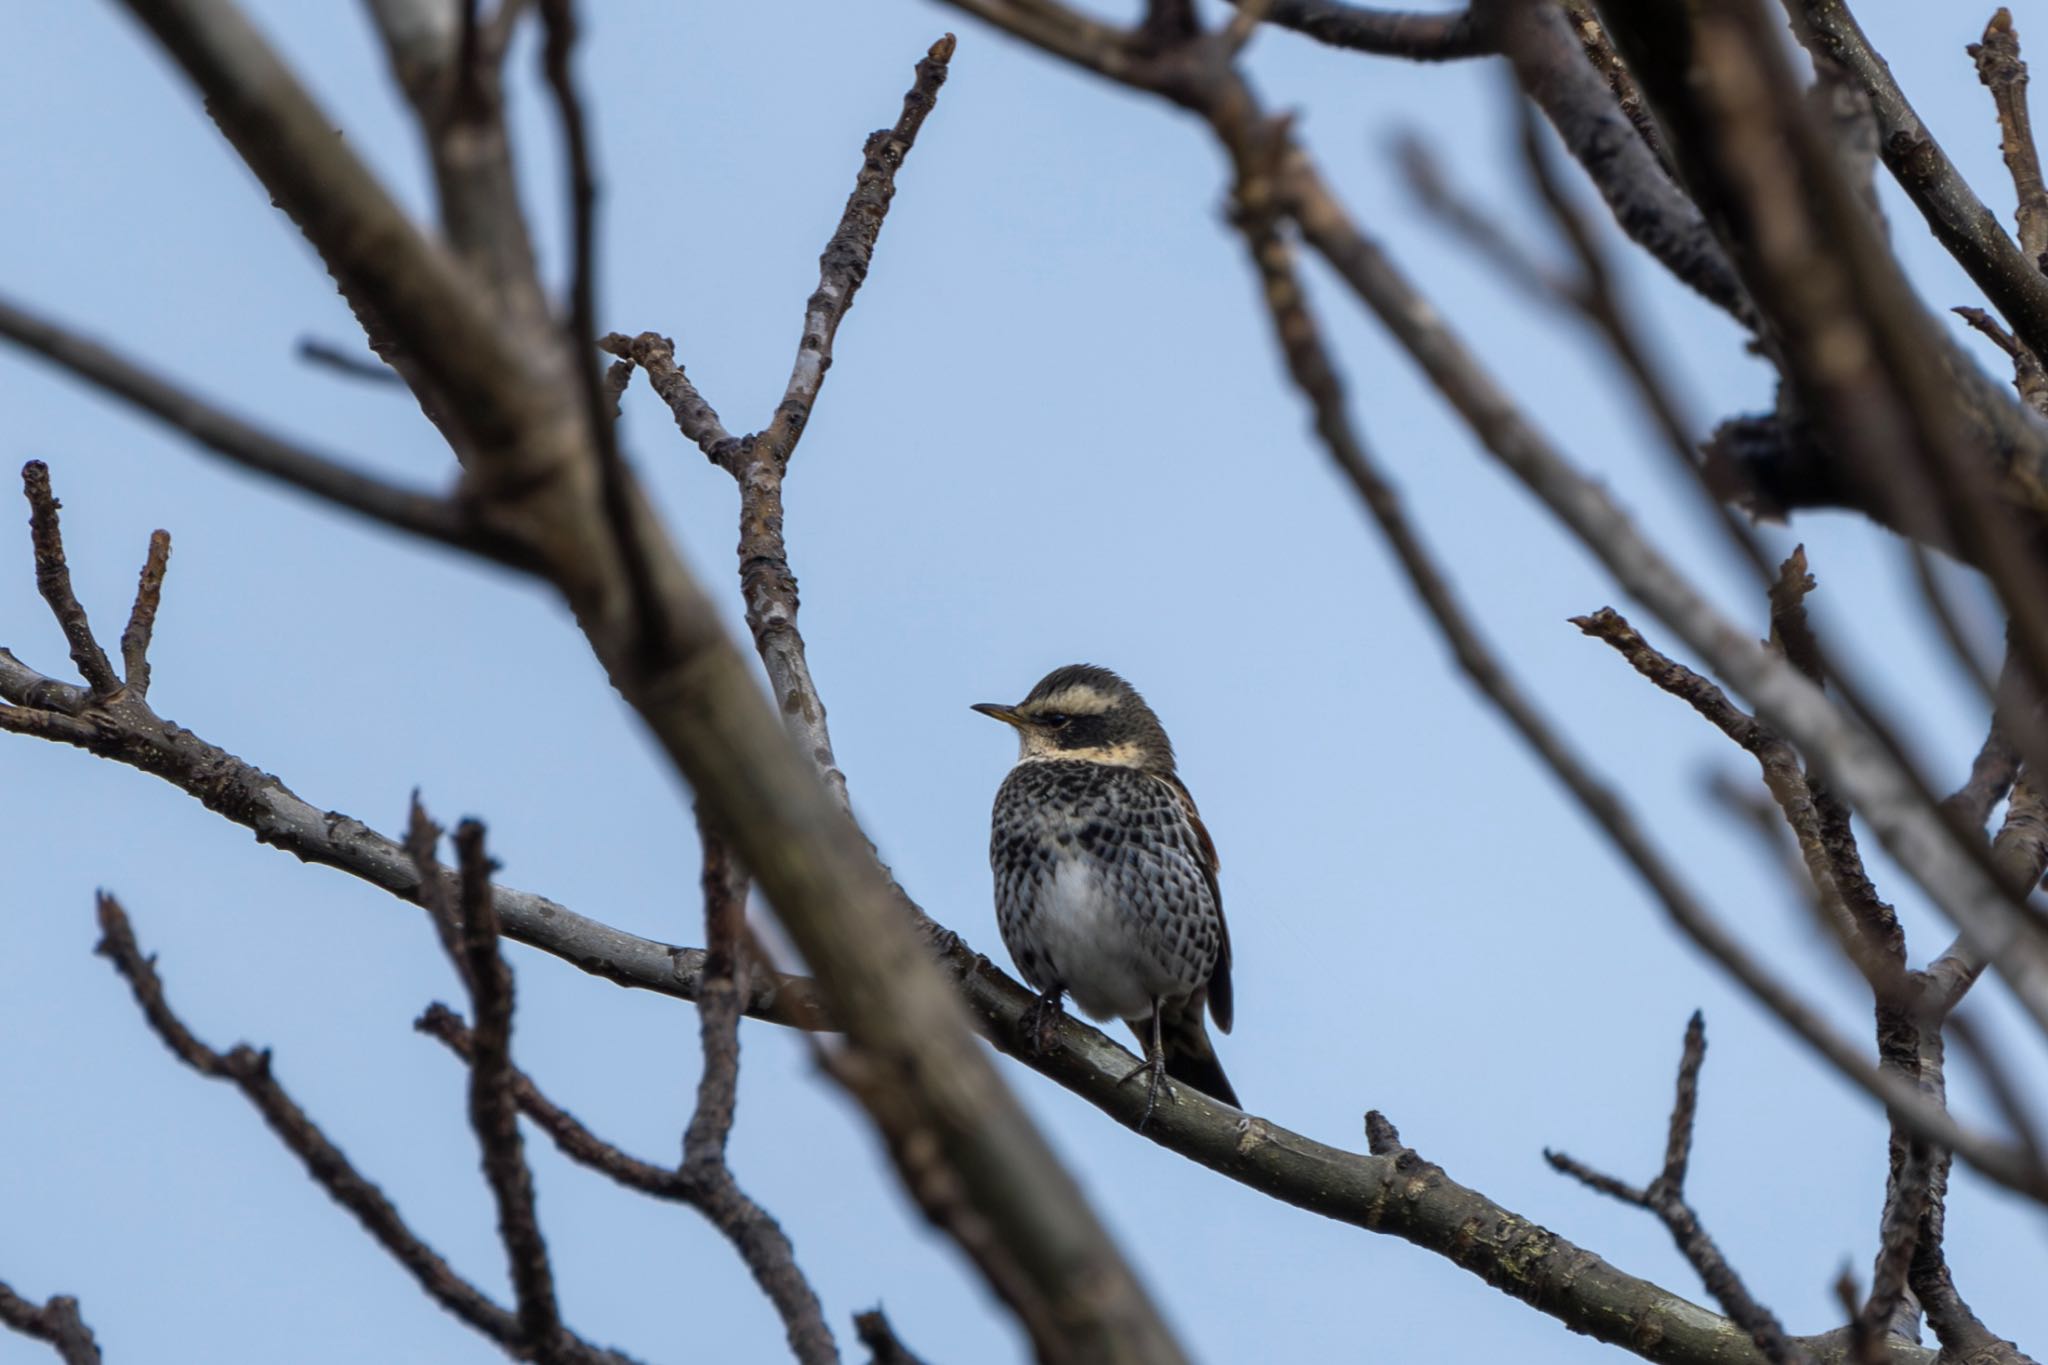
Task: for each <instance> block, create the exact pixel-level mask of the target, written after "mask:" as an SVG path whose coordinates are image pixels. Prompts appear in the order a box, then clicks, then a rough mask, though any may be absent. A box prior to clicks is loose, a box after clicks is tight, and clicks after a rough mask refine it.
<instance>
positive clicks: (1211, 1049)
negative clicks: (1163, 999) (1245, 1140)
mask: <svg viewBox="0 0 2048 1365" xmlns="http://www.w3.org/2000/svg"><path fill="white" fill-rule="evenodd" d="M1203 1004H1204V1001H1203V998H1202V995H1201V994H1200V993H1197V994H1196V995H1194V996H1193V997H1192V998H1190V999H1188V1000H1186V1001H1183V1002H1182V1003H1180V1004H1177V1005H1176V1004H1169V1005H1166V1006H1164V1007H1163V1008H1162V1011H1161V1014H1160V1020H1159V1042H1160V1046H1161V1048H1162V1049H1163V1050H1164V1051H1165V1053H1166V1074H1167V1075H1169V1076H1171V1077H1173V1079H1175V1080H1177V1081H1180V1082H1182V1083H1184V1084H1186V1085H1191V1086H1193V1087H1194V1088H1195V1089H1197V1090H1199V1091H1201V1092H1202V1093H1203V1094H1204V1095H1207V1096H1208V1097H1209V1098H1210V1099H1215V1100H1221V1101H1223V1102H1224V1103H1225V1104H1227V1105H1229V1106H1230V1107H1231V1108H1233V1109H1237V1108H1241V1107H1242V1106H1240V1105H1239V1104H1238V1102H1237V1091H1235V1090H1233V1089H1232V1088H1231V1085H1230V1078H1229V1077H1228V1076H1226V1075H1224V1074H1223V1063H1221V1062H1219V1061H1217V1060H1216V1048H1215V1046H1214V1045H1213V1044H1212V1043H1211V1042H1210V1041H1209V1030H1208V1027H1207V1026H1206V1025H1205V1024H1204V1023H1203V1022H1202V1014H1203ZM1131 1028H1132V1030H1133V1031H1134V1032H1135V1033H1136V1034H1137V1035H1138V1041H1139V1044H1140V1046H1145V1047H1149V1046H1150V1045H1151V1042H1152V1021H1151V1020H1149V1019H1145V1020H1133V1021H1132V1022H1131Z"/></svg>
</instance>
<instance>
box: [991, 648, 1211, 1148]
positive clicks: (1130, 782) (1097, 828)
mask: <svg viewBox="0 0 2048 1365" xmlns="http://www.w3.org/2000/svg"><path fill="white" fill-rule="evenodd" d="M973 709H974V710H976V711H979V712H981V713H982V714H983V715H985V716H991V717H993V718H994V719H996V720H999V721H1002V722H1003V723H1004V724H1006V725H1009V726H1012V727H1014V728H1015V729H1016V731H1017V738H1018V745H1017V763H1016V766H1015V767H1013V768H1011V769H1010V772H1009V775H1008V776H1007V777H1005V778H1004V779H1003V784H1002V786H1001V787H1000V788H999V789H998V790H997V792H996V801H995V812H994V816H993V818H992V820H991V826H990V833H989V866H990V869H991V870H992V871H993V872H994V874H995V900H996V924H997V927H998V929H1000V930H1001V932H1002V938H1003V944H1004V946H1005V947H1007V948H1008V949H1009V950H1010V957H1011V958H1012V959H1013V960H1014V961H1015V962H1016V964H1017V968H1018V970H1019V971H1020V972H1022V973H1023V976H1024V980H1025V982H1026V983H1027V984H1028V985H1029V986H1030V987H1031V989H1033V990H1034V991H1037V992H1038V994H1039V1002H1038V1004H1037V1006H1036V1007H1035V1008H1034V1011H1033V1018H1032V1020H1031V1021H1029V1022H1030V1025H1031V1036H1032V1038H1033V1039H1034V1040H1035V1042H1036V1043H1037V1045H1038V1046H1039V1047H1040V1048H1043V1047H1045V1046H1047V1045H1048V1040H1049V1039H1050V1037H1051V1030H1052V1029H1053V1028H1054V1027H1055V1026H1056V1025H1057V1023H1058V1020H1059V1018H1060V1017H1061V1015H1062V1014H1063V1013H1064V1009H1065V1007H1064V1005H1063V1003H1062V997H1064V996H1071V997H1072V998H1073V1001H1074V1003H1075V1004H1077V1005H1079V1006H1080V1007H1081V1010H1082V1012H1083V1013H1085V1014H1087V1015H1089V1016H1090V1017H1091V1018H1094V1019H1097V1020H1107V1019H1122V1020H1123V1021H1124V1022H1125V1023H1127V1024H1128V1025H1130V1027H1131V1030H1132V1032H1134V1033H1135V1034H1136V1035H1137V1037H1138V1042H1139V1045H1140V1046H1141V1047H1142V1048H1143V1049H1144V1051H1145V1061H1144V1063H1142V1064H1141V1065H1140V1066H1139V1067H1137V1068H1136V1069H1134V1070H1133V1071H1132V1072H1131V1073H1130V1074H1129V1075H1128V1076H1125V1077H1124V1078H1123V1079H1124V1080H1130V1079H1131V1078H1132V1077H1135V1076H1138V1075H1140V1074H1143V1073H1146V1072H1149V1073H1150V1076H1151V1080H1150V1084H1149V1086H1148V1087H1147V1090H1146V1097H1145V1113H1144V1116H1143V1118H1141V1119H1140V1120H1139V1127H1140V1128H1141V1129H1142V1128H1143V1126H1144V1124H1145V1123H1146V1122H1148V1121H1149V1120H1150V1119H1151V1117H1152V1112H1153V1109H1154V1106H1155V1105H1156V1104H1157V1103H1158V1099H1159V1092H1160V1088H1161V1084H1162V1077H1163V1076H1170V1077H1172V1078H1173V1079H1174V1080H1177V1081H1182V1082H1185V1083H1186V1084H1188V1085H1191V1086H1193V1087H1194V1088H1195V1089H1197V1090H1199V1091H1201V1092H1202V1093H1203V1094H1205V1095H1208V1096H1209V1097H1211V1098H1212V1099H1217V1100H1221V1101H1223V1102H1224V1103H1226V1104H1228V1105H1230V1106H1232V1107H1233V1108H1236V1107H1238V1100H1237V1092H1236V1091H1235V1090H1234V1089H1233V1088H1232V1087H1231V1084H1230V1080H1229V1078H1228V1077H1227V1076H1225V1075H1224V1074H1223V1066H1222V1063H1220V1062H1219V1061H1218V1060H1217V1058H1216V1049H1215V1047H1214V1045H1213V1044H1212V1043H1211V1042H1210V1039H1209V1031H1208V1029H1207V1027H1206V1026H1205V1025H1204V1023H1203V1014H1204V1011H1205V1010H1206V1012H1207V1014H1208V1017H1209V1018H1211V1019H1214V1020H1215V1021H1216V1027H1217V1028H1219V1029H1221V1030H1222V1031H1223V1032H1225V1033H1228V1032H1230V1025H1231V1013H1232V1010H1231V989H1230V930H1229V928H1228V926H1227V925H1226V924H1225V923H1224V920H1223V896H1222V892H1221V891H1220V889H1219V888H1218V886H1217V881H1216V874H1217V860H1216V845H1215V843H1214V841H1212V840H1211V839H1210V837H1209V831H1208V829H1207V828H1205V827H1204V826H1203V824H1202V817H1201V815H1200V814H1199V813H1198V812H1197V811H1196V809H1195V800H1194V798H1193V797H1192V796H1190V795H1189V794H1188V789H1187V787H1186V785H1185V784H1184V783H1182V782H1181V780H1180V776H1179V774H1178V773H1176V772H1175V771H1174V757H1173V744H1172V742H1171V741H1170V740H1168V739H1167V737H1166V727H1164V726H1163V725H1161V724H1160V723H1159V717H1158V716H1157V715H1155V714H1153V711H1152V708H1151V707H1150V706H1148V705H1146V703H1145V699H1144V697H1142V696H1140V695H1139V693H1138V690H1137V689H1136V688H1135V687H1132V686H1131V685H1130V684H1129V683H1127V682H1125V681H1124V680H1123V679H1122V678H1121V677H1118V676H1117V675H1116V674H1115V673H1112V672H1111V671H1110V670H1108V669H1106V668H1098V667H1096V666H1094V665H1093V664H1069V665H1067V666H1066V667H1064V668H1056V669H1054V670H1053V671H1052V672H1050V673H1048V674H1046V675H1045V677H1044V678H1043V679H1041V680H1040V681H1039V683H1038V685H1037V686H1036V687H1033V688H1032V689H1031V691H1030V693H1029V694H1027V695H1026V696H1025V698H1024V700H1023V701H1020V702H1018V703H1017V704H1015V705H1014V706H1006V705H1002V704H999V703H996V702H980V703H977V704H976V705H975V706H974V707H973ZM1168 1089H1169V1091H1170V1089H1171V1087H1168Z"/></svg>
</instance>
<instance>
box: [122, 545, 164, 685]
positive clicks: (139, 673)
mask: <svg viewBox="0 0 2048 1365" xmlns="http://www.w3.org/2000/svg"><path fill="white" fill-rule="evenodd" d="M170 562H171V533H170V532H169V531H161V530H159V531H152V532H150V533H149V554H148V556H147V557H146V558H144V560H143V561H142V574H141V576H140V577H139V578H138V579H137V580H136V583H135V605H134V606H132V607H130V608H129V610H128V626H127V628H126V629H125V630H123V631H122V632H121V671H122V673H123V674H125V675H126V684H127V688H128V690H129V691H130V692H132V693H134V694H135V695H136V696H138V697H147V696H148V695H149V645H150V641H151V640H152V639H153V638H154V637H155V635H156V613H157V607H158V606H159V605H161V603H162V601H163V595H164V571H165V570H166V569H168V568H169V567H170Z"/></svg>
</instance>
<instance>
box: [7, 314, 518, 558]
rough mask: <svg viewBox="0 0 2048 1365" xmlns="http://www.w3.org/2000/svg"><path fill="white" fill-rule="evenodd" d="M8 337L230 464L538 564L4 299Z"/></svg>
mask: <svg viewBox="0 0 2048 1365" xmlns="http://www.w3.org/2000/svg"><path fill="white" fill-rule="evenodd" d="M0 337H5V338H7V339H8V340H10V341H13V342H15V343H17V344H18V345H20V346H21V347H22V348H23V349H24V350H27V351H29V352H31V353H33V354H35V355H39V356H41V357H43V358H44V359H46V360H48V361H50V362H52V363H53V364H55V365H57V366H58V367H59V368H61V369H63V370H66V371H68V372H69V373H70V374H72V375H74V376H75V377H77V378H78V379H81V380H83V381H84V382H85V383H86V384H88V385H90V386H91V387H93V388H95V389H98V390H100V391H101V392H103V393H107V394H111V395H112V396H113V397H115V398H118V399H120V400H121V401H123V402H125V403H127V404H129V405H130V406H132V407H135V408H138V409H140V410H141V411H143V412H146V413H148V414H149V415H150V416H152V417H155V418H157V419H158V420H159V421H161V422H163V423H164V424H165V425H166V426H169V427H171V428H173V429H174V430H177V431H181V432H183V433H184V434H185V435H187V436H189V437H191V438H192V439H193V440H194V441H196V442H197V443H198V444H199V445H201V446H202V447H204V448H205V449H207V450H210V451H212V452H213V453H214V454H216V455H219V456H220V457H222V458H223V459H225V460H227V461H228V462H229V463H230V464H233V465H237V466H239V467H240V468H243V469H246V470H249V471H250V472H252V473H255V474H260V475H262V476H263V477H264V478H266V479H272V480H275V481H276V482H278V483H281V484H284V485H285V486H286V487H289V488H296V489H298V490H299V491H301V492H304V493H311V494H312V495H313V496H314V497H315V498H317V499H319V500H320V501H321V502H324V503H330V504H332V505H334V506H336V507H339V508H341V509H343V510H344V511H349V512H354V513H355V514H356V515H358V516H361V517H366V518H368V519H369V520H371V521H375V522H381V523H382V524H384V525H386V526H390V527H394V528H396V529H397V530H401V531H409V532H411V533H412V534H413V535H416V536H422V537H425V538H426V539H428V540H432V541H437V542H439V543H440V544H443V545H451V546H454V547H455V548H457V549H462V550H467V551H469V552H470V553H471V554H475V555H479V556H481V557H482V558H485V559H489V560H492V561H494V562H496V563H499V564H505V565H509V566H510V567H512V568H522V569H523V568H531V567H532V561H531V557H530V556H528V555H527V554H525V553H524V552H523V551H522V550H520V549H519V548H518V546H517V545H516V543H515V542H513V541H512V540H511V539H509V538H507V537H505V536H501V535H497V534H494V533H492V532H491V531H490V530H488V529H487V528H486V527H484V526H482V525H480V524H478V523H477V522H476V521H474V520H473V519H472V518H471V517H470V516H469V515H468V513H467V512H466V511H464V509H463V508H462V507H461V506H460V505H459V504H458V503H456V502H453V501H451V500H449V499H447V498H443V497H437V496H435V495H433V494H430V493H416V492H413V491H412V490H410V489H405V488H400V487H398V486H397V485H395V484H389V483H385V482H384V481H383V480H381V479H378V478H376V477H374V476H373V475H369V474H365V473H362V472H360V471H358V470H354V469H351V468H349V467H348V465H347V463H346V462H345V461H343V460H340V459H338V458H336V457H334V456H330V455H324V454H321V453H320V452H318V451H315V450H312V449H310V448H308V447H305V446H301V445H298V444H296V443H295V442H292V441H288V440H286V439H284V438H283V437H280V436H277V435H274V434H272V433H270V432H268V431H265V430H263V429H262V428H261V427H258V426H255V425H254V424H252V423H249V422H245V421H243V420H242V419H241V418H239V417H236V416H234V415H233V414H231V413H229V412H228V411H226V410H225V409H223V408H219V407H216V406H214V405H213V404H211V403H208V402H207V401H206V400H204V399H202V398H200V397H199V396H197V395H196V394H193V393H191V392H189V391H187V390H185V389H183V388H180V387H179V386H178V385H176V384H174V383H172V382H171V381H170V380H168V379H166V378H164V377H163V376H162V375H160V374H157V373H155V372H153V371H151V370H150V369H149V368H148V367H147V366H145V365H143V364H142V362H140V361H138V360H135V359H133V358H132V357H129V356H125V355H121V354H120V353H118V352H116V351H112V350H109V349H108V348H107V347H105V346H102V345H100V344H99V343H98V342H96V341H93V340H91V339H90V338H88V337H86V336H84V335H82V334H80V333H77V332H73V331H70V330H68V329H67V328H64V327H62V326H59V325H58V324H57V323H55V322H52V321H50V320H49V319H47V318H43V317H38V316H37V315H35V314H33V313H30V312H28V311H27V310H25V309H23V308H20V307H18V306H17V305H15V304H13V303H10V302H8V301H7V300H5V299H0Z"/></svg>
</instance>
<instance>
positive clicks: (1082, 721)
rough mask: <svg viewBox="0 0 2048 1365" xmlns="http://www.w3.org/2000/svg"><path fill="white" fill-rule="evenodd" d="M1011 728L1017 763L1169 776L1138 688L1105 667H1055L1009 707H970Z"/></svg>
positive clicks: (1169, 760)
mask: <svg viewBox="0 0 2048 1365" xmlns="http://www.w3.org/2000/svg"><path fill="white" fill-rule="evenodd" d="M974 709H975V710H977V711H979V712H981V713H982V714H983V715H984V716H993V717H995V719H997V720H999V721H1002V722H1003V723H1004V724H1005V725H1011V726H1014V727H1016V730H1017V738H1018V746H1017V761H1018V762H1019V763H1030V762H1034V761H1045V760H1049V759H1068V760H1076V761H1079V762H1083V763H1110V764H1115V765H1117V766H1119V767H1125V768H1139V769H1142V770H1144V771H1147V772H1154V773H1171V772H1172V771H1173V745H1172V744H1171V743H1169V742H1168V740H1167V738H1166V729H1165V727H1164V726H1162V725H1160V723H1159V717H1157V716H1155V715H1153V714H1152V708H1151V707H1149V706H1147V705H1146V704H1145V699H1144V698H1143V697H1141V696H1139V695H1138V689H1137V688H1135V687H1132V686H1131V685H1130V684H1129V683H1127V682H1125V681H1124V680H1123V679H1122V678H1119V677H1118V676H1117V675H1116V674H1114V673H1112V672H1110V671H1109V670H1108V669H1106V668H1097V667H1095V666H1094V665H1092V664H1069V665H1067V666H1066V667H1065V668H1056V669H1054V670H1053V671H1052V672H1050V673H1048V674H1046V675H1045V677H1044V678H1043V679H1041V680H1040V681H1039V684H1038V686H1036V687H1034V688H1032V689H1031V693H1030V695H1029V696H1027V697H1025V698H1024V700H1023V701H1020V702H1018V703H1017V704H1016V705H1015V706H1003V705H999V704H997V703H995V702H986V701H985V702H981V703H978V704H977V705H976V706H975V707H974Z"/></svg>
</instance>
